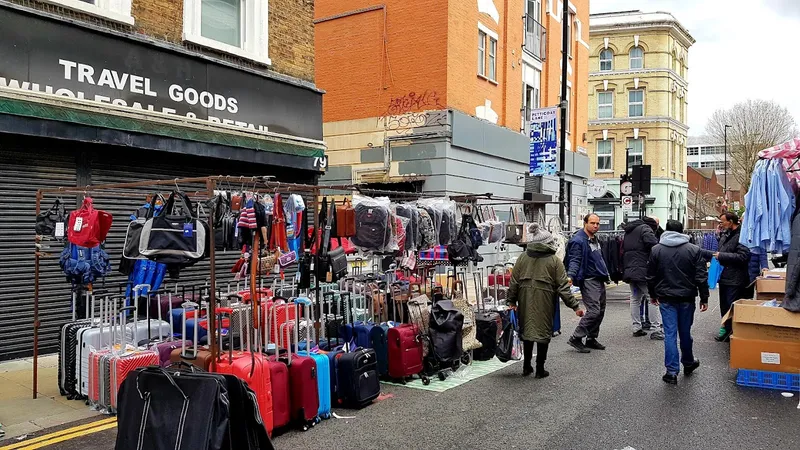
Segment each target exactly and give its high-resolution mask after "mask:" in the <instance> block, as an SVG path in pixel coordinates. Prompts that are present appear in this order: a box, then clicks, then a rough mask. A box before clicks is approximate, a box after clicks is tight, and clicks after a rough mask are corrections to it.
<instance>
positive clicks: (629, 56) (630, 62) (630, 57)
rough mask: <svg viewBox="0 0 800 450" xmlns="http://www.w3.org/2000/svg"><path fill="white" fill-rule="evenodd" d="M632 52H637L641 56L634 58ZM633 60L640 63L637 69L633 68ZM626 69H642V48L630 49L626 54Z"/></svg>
mask: <svg viewBox="0 0 800 450" xmlns="http://www.w3.org/2000/svg"><path fill="white" fill-rule="evenodd" d="M634 50H638V51H640V52H642V54H641V56H637V57H635V58H634V57H633V52H634ZM634 59H636V60H639V61H640V62H641V65H640V66H639V67H634V66H633V61H634ZM628 68H629V69H631V70H639V69H644V49H643V48H642V47H632V48H631V51H630V52H628Z"/></svg>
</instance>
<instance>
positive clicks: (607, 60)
mask: <svg viewBox="0 0 800 450" xmlns="http://www.w3.org/2000/svg"><path fill="white" fill-rule="evenodd" d="M613 59H614V52H612V51H611V50H610V49H605V50H603V51H601V52H600V71H601V72H610V71H611V70H613V68H614V65H613V64H612V60H613Z"/></svg>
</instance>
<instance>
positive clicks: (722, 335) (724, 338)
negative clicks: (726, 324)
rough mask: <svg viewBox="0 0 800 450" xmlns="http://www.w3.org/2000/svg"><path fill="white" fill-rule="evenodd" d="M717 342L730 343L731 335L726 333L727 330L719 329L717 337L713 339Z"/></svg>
mask: <svg viewBox="0 0 800 450" xmlns="http://www.w3.org/2000/svg"><path fill="white" fill-rule="evenodd" d="M714 340H715V341H717V342H730V340H731V333H728V330H726V329H725V328H721V329H720V331H719V335H717V336H716V337H715V338H714Z"/></svg>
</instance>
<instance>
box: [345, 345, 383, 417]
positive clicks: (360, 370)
mask: <svg viewBox="0 0 800 450" xmlns="http://www.w3.org/2000/svg"><path fill="white" fill-rule="evenodd" d="M336 366H337V374H338V391H339V392H338V395H339V403H341V404H342V405H344V406H347V407H350V408H363V407H364V406H367V405H369V404H370V403H372V401H373V400H375V399H376V398H378V396H379V395H380V393H381V383H380V380H379V379H378V357H377V355H376V354H375V350H373V349H371V348H359V349H357V350H356V351H355V352H352V353H342V355H341V356H340V357H339V358H338V360H337V362H336Z"/></svg>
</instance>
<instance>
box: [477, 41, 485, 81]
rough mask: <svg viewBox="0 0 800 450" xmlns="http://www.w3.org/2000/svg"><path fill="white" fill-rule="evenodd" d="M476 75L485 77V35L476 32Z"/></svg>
mask: <svg viewBox="0 0 800 450" xmlns="http://www.w3.org/2000/svg"><path fill="white" fill-rule="evenodd" d="M478 75H480V76H482V77H484V76H486V33H484V32H483V31H480V30H478Z"/></svg>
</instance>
